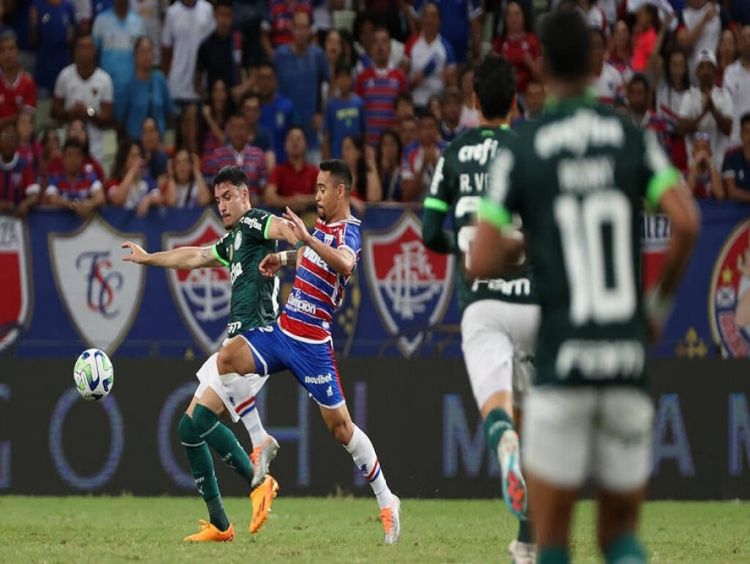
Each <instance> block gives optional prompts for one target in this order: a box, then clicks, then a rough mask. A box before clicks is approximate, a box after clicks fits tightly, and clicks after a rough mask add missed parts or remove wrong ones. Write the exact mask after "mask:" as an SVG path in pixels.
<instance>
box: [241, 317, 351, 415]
mask: <svg viewBox="0 0 750 564" xmlns="http://www.w3.org/2000/svg"><path fill="white" fill-rule="evenodd" d="M242 338H243V339H245V341H246V342H247V344H248V345H250V350H251V351H252V354H253V360H254V361H255V370H256V371H257V372H258V374H260V375H261V376H268V375H269V374H275V373H276V372H281V371H282V370H289V371H290V372H291V373H292V374H294V377H295V378H296V379H297V381H298V382H299V383H300V384H302V386H303V387H304V388H305V389H306V390H307V391H308V392H309V394H310V396H311V397H312V398H313V399H314V400H315V401H316V402H318V404H320V405H322V406H323V407H328V408H335V407H339V406H340V405H343V404H344V403H345V400H344V390H342V389H341V381H340V380H339V371H338V368H336V357H335V356H334V354H333V346H332V345H331V342H330V341H326V342H324V343H306V342H304V341H299V340H297V339H294V338H292V337H290V336H289V335H287V334H286V333H284V332H283V331H282V330H281V329H280V328H279V326H278V325H276V324H274V325H271V326H269V327H261V328H256V329H250V330H249V331H245V332H244V333H242Z"/></svg>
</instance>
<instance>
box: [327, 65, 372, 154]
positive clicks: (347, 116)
mask: <svg viewBox="0 0 750 564" xmlns="http://www.w3.org/2000/svg"><path fill="white" fill-rule="evenodd" d="M335 73H336V76H335V81H336V90H337V92H338V95H337V96H335V97H333V98H331V99H330V100H329V101H328V104H326V110H325V117H324V121H323V131H324V141H323V158H324V159H331V158H332V159H340V158H341V144H342V143H343V142H344V138H345V137H362V136H363V135H364V133H365V108H364V103H363V102H362V98H360V97H359V96H357V95H356V94H353V93H352V69H351V67H350V66H349V65H347V64H346V63H339V64H338V65H336V71H335Z"/></svg>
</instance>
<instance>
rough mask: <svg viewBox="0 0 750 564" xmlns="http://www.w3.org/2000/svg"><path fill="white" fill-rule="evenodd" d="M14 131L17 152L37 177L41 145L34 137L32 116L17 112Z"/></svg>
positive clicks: (28, 113) (27, 113)
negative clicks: (16, 137)
mask: <svg viewBox="0 0 750 564" xmlns="http://www.w3.org/2000/svg"><path fill="white" fill-rule="evenodd" d="M16 131H17V132H18V152H19V153H20V154H21V156H22V157H23V158H24V159H25V160H26V162H27V163H30V164H31V166H32V167H33V169H34V175H37V174H38V173H39V164H40V162H41V158H42V144H41V142H39V141H37V140H36V139H35V137H34V114H32V113H30V112H26V111H22V112H19V114H18V119H17V120H16Z"/></svg>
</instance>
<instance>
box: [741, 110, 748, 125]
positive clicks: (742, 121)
mask: <svg viewBox="0 0 750 564" xmlns="http://www.w3.org/2000/svg"><path fill="white" fill-rule="evenodd" d="M746 123H750V112H747V113H746V114H742V117H741V118H740V127H745V124H746Z"/></svg>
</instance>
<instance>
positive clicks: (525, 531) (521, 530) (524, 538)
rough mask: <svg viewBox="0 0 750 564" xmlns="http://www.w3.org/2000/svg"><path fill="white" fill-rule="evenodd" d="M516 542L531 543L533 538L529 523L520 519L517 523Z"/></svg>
mask: <svg viewBox="0 0 750 564" xmlns="http://www.w3.org/2000/svg"><path fill="white" fill-rule="evenodd" d="M516 540H517V541H518V542H522V543H526V544H529V543H533V542H534V536H533V535H532V534H531V523H530V522H529V521H528V520H527V519H520V520H519V521H518V536H516Z"/></svg>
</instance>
